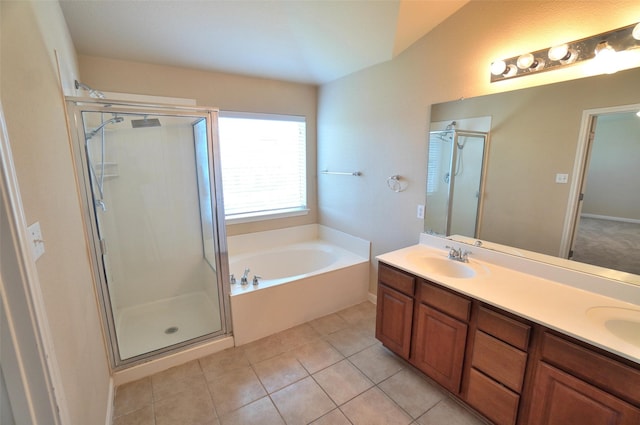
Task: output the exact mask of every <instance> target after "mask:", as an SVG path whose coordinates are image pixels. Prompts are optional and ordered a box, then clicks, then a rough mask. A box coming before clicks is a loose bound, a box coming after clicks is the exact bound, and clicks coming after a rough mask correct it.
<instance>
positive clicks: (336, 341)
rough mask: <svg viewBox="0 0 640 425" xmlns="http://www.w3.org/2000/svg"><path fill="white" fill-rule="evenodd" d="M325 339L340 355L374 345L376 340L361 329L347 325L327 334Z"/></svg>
mask: <svg viewBox="0 0 640 425" xmlns="http://www.w3.org/2000/svg"><path fill="white" fill-rule="evenodd" d="M325 339H326V340H327V341H328V342H329V343H330V344H331V345H333V346H334V347H335V349H336V350H338V351H339V352H340V353H341V354H342V355H344V356H347V357H348V356H351V355H352V354H355V353H357V352H359V351H362V350H364V349H365V348H367V347H370V346H372V345H374V344H375V343H376V342H377V340H376V339H375V338H374V337H373V336H371V335H369V334H367V333H366V332H364V331H362V330H361V329H357V328H353V327H348V328H345V329H342V330H340V331H337V332H334V333H332V334H330V335H327V336H326V337H325Z"/></svg>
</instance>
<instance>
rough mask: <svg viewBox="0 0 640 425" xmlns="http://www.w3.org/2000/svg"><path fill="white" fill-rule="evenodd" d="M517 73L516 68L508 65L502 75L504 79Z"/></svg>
mask: <svg viewBox="0 0 640 425" xmlns="http://www.w3.org/2000/svg"><path fill="white" fill-rule="evenodd" d="M517 73H518V68H516V66H515V65H508V66H507V70H506V71H504V73H503V74H502V75H504V76H505V77H513V76H514V75H516V74H517Z"/></svg>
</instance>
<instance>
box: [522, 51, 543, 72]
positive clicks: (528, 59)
mask: <svg viewBox="0 0 640 425" xmlns="http://www.w3.org/2000/svg"><path fill="white" fill-rule="evenodd" d="M516 64H517V65H518V68H520V69H530V70H537V69H540V68H542V67H543V66H544V61H543V60H542V59H538V58H536V57H534V56H533V55H532V54H531V53H526V54H524V55H520V56H519V57H518V60H517V61H516Z"/></svg>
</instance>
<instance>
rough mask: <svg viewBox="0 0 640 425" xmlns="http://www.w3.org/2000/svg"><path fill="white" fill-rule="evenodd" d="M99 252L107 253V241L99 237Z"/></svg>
mask: <svg viewBox="0 0 640 425" xmlns="http://www.w3.org/2000/svg"><path fill="white" fill-rule="evenodd" d="M100 252H101V254H102V255H107V241H105V240H104V239H100Z"/></svg>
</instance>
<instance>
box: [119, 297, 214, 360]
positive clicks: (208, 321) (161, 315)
mask: <svg viewBox="0 0 640 425" xmlns="http://www.w3.org/2000/svg"><path fill="white" fill-rule="evenodd" d="M218 309H219V307H218V305H217V304H215V303H214V302H213V301H212V300H211V298H210V297H209V296H208V295H207V294H206V293H205V292H203V291H201V292H193V293H190V294H185V295H180V296H177V297H174V298H168V299H164V300H159V301H154V302H151V303H148V304H142V305H137V306H132V307H127V308H123V309H121V310H120V311H119V312H118V315H117V317H118V320H117V326H116V328H117V331H116V332H117V334H118V345H119V349H120V358H121V359H123V360H124V359H129V358H131V357H134V356H137V355H140V354H144V353H148V352H151V351H154V350H158V349H161V348H165V347H168V346H171V345H174V344H178V343H180V342H184V341H187V340H190V339H193V338H198V337H200V336H203V335H206V334H210V333H213V332H217V331H219V330H220V329H221V323H220V314H219V313H218Z"/></svg>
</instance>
